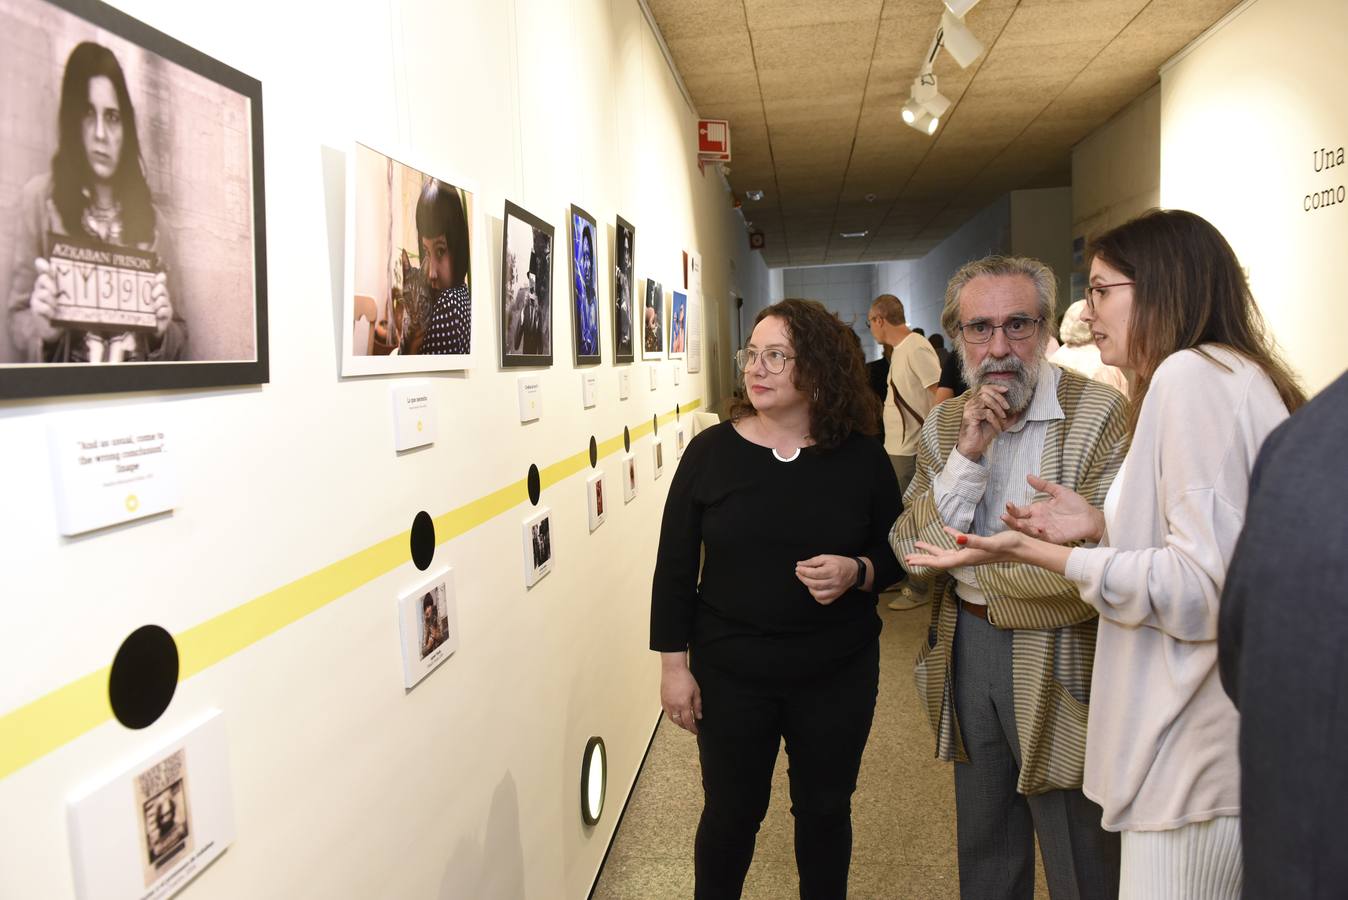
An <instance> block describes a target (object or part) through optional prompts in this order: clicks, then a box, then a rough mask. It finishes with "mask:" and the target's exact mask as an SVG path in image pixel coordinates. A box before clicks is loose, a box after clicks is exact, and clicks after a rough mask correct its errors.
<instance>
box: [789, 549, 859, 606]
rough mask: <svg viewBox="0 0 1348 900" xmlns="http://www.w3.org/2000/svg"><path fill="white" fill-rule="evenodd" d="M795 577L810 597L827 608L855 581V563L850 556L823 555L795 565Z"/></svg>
mask: <svg viewBox="0 0 1348 900" xmlns="http://www.w3.org/2000/svg"><path fill="white" fill-rule="evenodd" d="M796 577H797V578H799V579H800V582H801V584H803V585H805V587H806V589H808V590H809V592H810V596H811V597H813V598H814V599H815V600H816V601H817V602H819V603H822V604H824V605H825V606H827V605H828V604H830V603H832V602H833V601H834V600H837V599H838V598H839V597H841V596H842V595H843V594H845V593H847V591H848V589H849V588H851V587H852V585H854V584H856V581H857V561H856V560H855V559H853V558H852V557H850V556H834V555H833V554H831V553H823V554H820V555H819V556H811V557H810V558H809V559H805V560H801V561H800V562H798V563H796Z"/></svg>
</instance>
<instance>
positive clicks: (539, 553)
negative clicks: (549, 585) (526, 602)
mask: <svg viewBox="0 0 1348 900" xmlns="http://www.w3.org/2000/svg"><path fill="white" fill-rule="evenodd" d="M551 571H552V510H550V509H547V508H546V507H545V508H543V509H541V510H539V511H538V512H537V513H535V514H534V515H532V516H530V517H529V518H527V519H525V520H524V586H525V587H533V586H534V585H535V584H537V583H538V580H539V579H540V578H542V577H543V576H544V575H547V574H548V573H549V572H551Z"/></svg>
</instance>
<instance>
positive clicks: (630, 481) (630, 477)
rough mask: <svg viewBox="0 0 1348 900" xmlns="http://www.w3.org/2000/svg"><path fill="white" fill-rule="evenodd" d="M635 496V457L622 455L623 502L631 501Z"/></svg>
mask: <svg viewBox="0 0 1348 900" xmlns="http://www.w3.org/2000/svg"><path fill="white" fill-rule="evenodd" d="M636 496H637V458H636V457H635V456H633V455H632V454H630V453H628V454H626V455H625V456H623V502H624V503H631V502H632V501H633V500H634V499H635V498H636Z"/></svg>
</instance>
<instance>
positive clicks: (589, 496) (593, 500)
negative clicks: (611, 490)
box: [585, 472, 608, 531]
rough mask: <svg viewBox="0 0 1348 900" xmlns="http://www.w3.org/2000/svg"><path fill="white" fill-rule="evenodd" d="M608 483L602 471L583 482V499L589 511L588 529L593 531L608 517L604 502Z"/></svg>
mask: <svg viewBox="0 0 1348 900" xmlns="http://www.w3.org/2000/svg"><path fill="white" fill-rule="evenodd" d="M607 484H608V481H607V479H605V478H604V473H603V472H596V473H595V474H593V475H591V476H590V477H589V478H588V479H587V480H586V482H585V499H586V505H587V506H588V507H589V513H590V530H591V531H594V530H595V529H596V528H598V527H599V526H600V525H603V524H604V520H605V519H606V518H608V513H607V512H606V511H605V508H604V503H605V501H606V500H607V496H606V494H607V492H606V491H605V486H606V485H607Z"/></svg>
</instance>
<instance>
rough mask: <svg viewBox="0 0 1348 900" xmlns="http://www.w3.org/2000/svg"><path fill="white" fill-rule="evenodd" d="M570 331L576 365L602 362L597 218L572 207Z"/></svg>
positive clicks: (577, 207) (576, 207)
mask: <svg viewBox="0 0 1348 900" xmlns="http://www.w3.org/2000/svg"><path fill="white" fill-rule="evenodd" d="M570 225H571V322H572V326H571V330H572V332H573V337H574V343H575V351H576V365H578V366H591V365H596V364H598V363H599V362H600V361H601V359H602V353H601V352H600V350H599V331H600V329H599V280H598V277H597V276H598V273H599V253H598V238H597V236H596V235H597V233H598V227H597V226H596V224H595V221H594V216H592V215H590V214H589V213H587V212H586V211H585V210H583V209H581V208H580V207H579V206H574V205H573V206H572V207H571V215H570Z"/></svg>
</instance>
